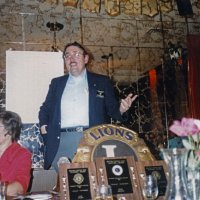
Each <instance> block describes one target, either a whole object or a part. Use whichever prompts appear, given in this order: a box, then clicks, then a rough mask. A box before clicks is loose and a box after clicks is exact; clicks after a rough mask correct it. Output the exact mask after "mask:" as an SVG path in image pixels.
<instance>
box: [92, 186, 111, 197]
mask: <svg viewBox="0 0 200 200" xmlns="http://www.w3.org/2000/svg"><path fill="white" fill-rule="evenodd" d="M95 200H113V196H112V188H111V186H110V185H104V184H103V185H100V186H98V187H97V191H96V197H95Z"/></svg>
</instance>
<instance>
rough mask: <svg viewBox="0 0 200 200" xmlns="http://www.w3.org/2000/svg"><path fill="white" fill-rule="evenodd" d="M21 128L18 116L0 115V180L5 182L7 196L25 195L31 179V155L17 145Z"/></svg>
mask: <svg viewBox="0 0 200 200" xmlns="http://www.w3.org/2000/svg"><path fill="white" fill-rule="evenodd" d="M21 128H22V122H21V118H20V116H19V115H18V114H16V113H14V112H11V111H5V112H3V113H0V180H1V181H5V182H7V195H17V194H22V193H25V192H26V190H27V188H28V185H29V181H30V177H31V174H30V171H31V164H32V162H31V153H30V152H29V151H28V150H27V149H25V148H23V147H22V146H20V144H18V143H17V140H18V139H19V137H20V133H21Z"/></svg>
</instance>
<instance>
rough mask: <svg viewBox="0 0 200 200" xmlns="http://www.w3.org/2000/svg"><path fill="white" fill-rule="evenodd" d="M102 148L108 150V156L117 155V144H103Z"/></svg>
mask: <svg viewBox="0 0 200 200" xmlns="http://www.w3.org/2000/svg"><path fill="white" fill-rule="evenodd" d="M102 148H103V149H105V150H106V156H107V157H115V152H114V149H116V148H117V146H116V145H102Z"/></svg>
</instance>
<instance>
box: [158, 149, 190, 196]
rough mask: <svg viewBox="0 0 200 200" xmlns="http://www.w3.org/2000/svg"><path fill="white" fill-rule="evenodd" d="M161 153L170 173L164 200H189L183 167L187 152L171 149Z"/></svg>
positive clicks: (163, 150)
mask: <svg viewBox="0 0 200 200" xmlns="http://www.w3.org/2000/svg"><path fill="white" fill-rule="evenodd" d="M161 151H162V153H163V157H164V160H165V162H166V164H167V165H168V167H169V172H170V173H169V179H168V185H167V191H166V194H165V200H191V199H190V197H189V195H188V189H187V186H186V182H187V181H186V174H185V167H184V161H185V156H186V153H187V150H186V149H177V148H172V149H162V150H161Z"/></svg>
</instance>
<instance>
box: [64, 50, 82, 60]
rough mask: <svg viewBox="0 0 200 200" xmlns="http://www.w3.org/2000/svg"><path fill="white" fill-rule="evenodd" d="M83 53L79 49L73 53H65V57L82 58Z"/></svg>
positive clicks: (67, 58)
mask: <svg viewBox="0 0 200 200" xmlns="http://www.w3.org/2000/svg"><path fill="white" fill-rule="evenodd" d="M82 55H83V53H81V52H79V51H74V52H72V53H66V54H65V55H64V58H65V59H66V60H69V59H70V58H80V57H81V56H82Z"/></svg>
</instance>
